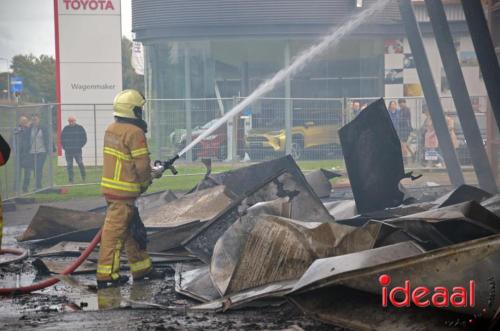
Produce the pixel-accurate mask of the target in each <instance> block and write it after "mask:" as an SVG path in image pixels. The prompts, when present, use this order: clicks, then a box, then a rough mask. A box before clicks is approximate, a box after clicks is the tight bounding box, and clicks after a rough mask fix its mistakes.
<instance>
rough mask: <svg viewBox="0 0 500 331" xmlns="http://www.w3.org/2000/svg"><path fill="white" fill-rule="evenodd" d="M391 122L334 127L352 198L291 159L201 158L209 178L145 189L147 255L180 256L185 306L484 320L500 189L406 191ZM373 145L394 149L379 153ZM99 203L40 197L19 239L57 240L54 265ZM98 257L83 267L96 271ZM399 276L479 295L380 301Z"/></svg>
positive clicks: (491, 309) (340, 317) (337, 321)
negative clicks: (334, 193)
mask: <svg viewBox="0 0 500 331" xmlns="http://www.w3.org/2000/svg"><path fill="white" fill-rule="evenodd" d="M374 128H377V129H376V130H375V129H374ZM377 130H378V131H377ZM375 131H377V132H375ZM393 131H394V128H393V127H392V126H391V125H390V119H389V117H388V115H387V111H386V110H385V106H384V105H383V102H382V103H380V102H375V103H373V104H372V105H370V106H369V108H367V109H366V110H365V111H363V112H362V113H361V114H360V115H359V116H358V118H356V119H355V120H354V121H352V122H351V123H350V124H348V125H347V126H346V127H344V128H343V129H342V130H341V133H340V136H341V140H342V145H343V150H344V154H345V157H346V166H347V168H348V175H349V179H350V181H351V185H352V191H353V194H354V199H346V200H332V199H331V198H330V194H329V192H330V191H331V186H330V181H329V180H330V179H331V178H332V177H334V176H336V175H337V174H332V173H330V172H328V171H319V172H316V173H314V174H308V176H304V174H303V173H302V172H301V171H300V169H299V167H298V166H297V165H296V163H295V162H294V160H293V159H292V158H291V157H290V156H286V157H283V158H280V159H277V160H272V161H267V162H263V163H260V164H255V165H251V166H248V167H245V168H240V169H236V170H232V171H228V172H225V173H220V174H211V171H210V164H209V163H207V169H208V171H207V175H206V176H205V178H204V179H203V180H202V181H201V182H200V183H199V184H198V185H197V186H196V187H195V188H193V190H191V191H190V192H188V193H187V194H185V195H183V196H180V197H178V198H177V197H176V196H175V195H173V194H172V193H171V192H160V193H156V194H151V195H148V196H144V197H142V198H141V199H140V201H139V202H138V206H139V207H140V210H141V215H142V218H143V221H144V224H145V225H146V228H147V229H148V233H149V242H148V251H150V252H151V256H152V257H153V262H154V263H155V264H156V265H170V266H172V265H173V266H175V267H174V269H175V291H176V292H178V293H180V294H182V295H185V296H188V297H190V298H192V299H194V300H196V301H197V302H198V304H196V305H193V306H192V307H190V309H191V310H193V311H212V312H223V311H227V310H231V309H238V308H243V307H262V306H265V305H274V304H281V303H283V302H285V301H288V302H291V303H293V304H294V305H296V306H297V307H298V308H300V309H301V310H302V311H303V312H305V313H306V314H307V315H308V316H310V317H311V318H314V319H319V320H321V321H323V322H326V323H331V324H333V325H336V326H342V327H346V328H350V329H354V330H358V329H359V330H364V329H370V330H400V329H404V328H408V329H410V330H417V329H419V330H420V329H432V330H450V329H451V330H453V329H460V327H461V325H458V326H455V325H451V324H450V323H448V321H456V320H463V321H466V322H467V323H476V325H479V324H480V323H490V320H491V319H493V320H495V319H496V318H498V309H499V307H500V298H499V296H497V295H496V293H495V289H496V288H497V287H498V285H499V281H500V271H499V270H500V269H499V268H498V265H499V264H498V262H499V261H500V196H499V195H491V194H489V193H487V192H484V191H482V190H480V189H477V188H474V187H470V186H461V187H459V188H457V189H455V190H453V191H452V192H450V193H449V194H446V195H445V196H441V197H435V199H434V200H431V199H429V196H428V194H427V195H426V194H420V197H422V196H424V195H425V197H426V198H425V199H420V198H419V197H418V195H417V196H413V197H412V196H408V194H407V193H406V194H405V192H406V191H405V190H404V188H402V187H401V184H400V181H401V179H402V178H404V177H411V174H405V173H404V169H403V163H402V156H401V150H400V147H398V146H399V145H398V144H399V140H398V138H397V136H396V134H395V132H393ZM380 144H382V145H384V146H385V148H387V147H388V146H389V148H392V152H390V153H388V152H387V149H386V150H384V152H383V153H381V152H380V153H379V152H377V150H378V148H379V146H381V145H380ZM325 192H326V193H328V194H326V193H325ZM318 195H319V196H321V198H322V199H323V200H320V198H319V197H318ZM96 211H97V212H76V211H70V210H55V209H50V210H49V209H47V207H42V208H41V209H40V210H39V212H38V214H37V215H36V216H35V218H34V220H33V222H32V224H31V225H30V226H29V227H28V229H27V230H26V232H25V233H24V234H23V235H22V236H21V237H20V238H19V240H20V241H29V242H31V243H36V244H44V245H48V244H54V243H58V246H55V247H53V248H51V249H45V250H39V251H38V252H37V255H38V257H39V258H40V260H39V262H37V264H38V265H40V266H43V267H40V266H39V268H46V269H47V271H48V272H58V270H60V266H58V265H57V263H54V262H50V261H47V259H48V258H49V257H50V256H55V255H58V254H59V255H66V256H67V255H71V254H78V252H80V251H81V250H83V249H84V248H85V244H84V243H67V241H77V242H86V241H89V240H90V238H91V237H92V234H95V233H96V232H97V230H98V228H99V227H100V226H101V224H102V221H103V214H102V210H96ZM99 212H101V213H99ZM48 229H50V231H48ZM55 229H56V230H55ZM63 242H64V243H63ZM95 260H96V256H95V255H94V256H91V258H90V259H89V261H90V262H89V263H87V264H85V265H83V266H82V270H81V272H95ZM123 265H125V264H123ZM382 275H386V276H388V277H390V278H388V279H390V285H389V283H386V284H382V283H381V280H380V279H381V278H380V276H382ZM406 281H409V282H411V289H415V288H417V287H426V288H428V289H431V290H432V289H434V288H436V287H444V288H446V289H450V293H451V290H452V289H453V288H454V287H456V286H469V283H470V281H474V286H475V288H474V291H475V293H474V294H475V302H474V305H465V306H462V307H455V306H454V305H448V306H443V307H435V306H432V305H429V307H425V308H421V307H416V306H415V305H412V304H408V305H404V307H395V306H394V305H390V304H389V305H387V307H383V306H382V305H383V300H384V293H383V291H382V288H383V286H382V285H384V286H386V287H388V288H389V290H390V289H391V288H393V287H395V286H401V287H404V286H405V284H406V283H405V282H406ZM468 295H469V296H470V293H468ZM396 299H397V300H399V301H401V300H404V298H400V297H396ZM469 299H470V297H469ZM471 321H472V322H471ZM492 323H494V322H492Z"/></svg>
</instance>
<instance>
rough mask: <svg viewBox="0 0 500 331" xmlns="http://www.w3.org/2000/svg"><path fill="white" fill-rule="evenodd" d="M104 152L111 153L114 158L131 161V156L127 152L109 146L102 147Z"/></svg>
mask: <svg viewBox="0 0 500 331" xmlns="http://www.w3.org/2000/svg"><path fill="white" fill-rule="evenodd" d="M104 154H108V155H113V156H114V157H116V158H119V159H122V160H127V161H131V160H132V157H131V156H130V155H129V154H125V153H123V152H121V151H119V150H117V149H114V148H111V147H104Z"/></svg>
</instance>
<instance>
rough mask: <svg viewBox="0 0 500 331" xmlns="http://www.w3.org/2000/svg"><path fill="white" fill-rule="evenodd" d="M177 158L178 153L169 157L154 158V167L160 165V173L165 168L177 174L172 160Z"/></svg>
mask: <svg viewBox="0 0 500 331" xmlns="http://www.w3.org/2000/svg"><path fill="white" fill-rule="evenodd" d="M178 158H179V154H176V155H175V156H174V157H172V158H171V159H168V160H165V161H161V160H156V161H155V163H154V166H155V168H159V167H161V168H162V169H161V173H163V172H165V170H167V169H168V170H170V171H171V172H172V174H173V175H177V173H178V172H177V169H175V167H174V162H175V161H177V159H178Z"/></svg>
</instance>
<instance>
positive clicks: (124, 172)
mask: <svg viewBox="0 0 500 331" xmlns="http://www.w3.org/2000/svg"><path fill="white" fill-rule="evenodd" d="M145 103H146V100H145V99H144V97H143V96H142V94H140V93H139V92H138V91H135V90H124V91H122V92H120V93H118V95H117V96H116V97H115V99H114V101H113V110H114V112H113V115H114V116H115V122H114V123H113V124H111V125H110V126H109V127H108V128H107V129H106V133H105V135H104V160H103V174H102V181H101V190H102V193H103V195H104V197H105V199H106V201H107V205H108V208H107V212H106V219H105V221H104V226H103V231H102V239H101V247H100V250H99V261H98V265H97V275H96V277H97V285H98V288H107V287H113V286H120V285H122V284H124V283H126V282H127V281H128V277H127V276H121V275H120V274H119V272H120V254H121V251H122V248H125V251H126V253H127V257H128V261H129V266H130V271H131V273H132V277H133V280H134V281H137V280H142V279H153V278H162V277H163V276H164V274H163V273H160V272H159V271H157V270H156V269H153V267H152V264H151V258H150V257H149V255H148V253H147V252H146V250H145V249H144V248H142V247H141V245H139V242H138V241H137V240H136V239H135V238H134V237H133V235H132V232H131V231H130V224H131V222H132V219H133V216H134V208H135V200H136V199H137V197H138V196H139V195H140V194H141V193H143V192H145V191H146V189H147V188H148V186H149V185H150V184H151V165H150V162H151V160H150V158H149V151H148V145H147V142H146V136H145V133H146V132H147V124H146V122H145V121H144V120H143V119H142V112H143V109H142V108H143V106H144V104H145Z"/></svg>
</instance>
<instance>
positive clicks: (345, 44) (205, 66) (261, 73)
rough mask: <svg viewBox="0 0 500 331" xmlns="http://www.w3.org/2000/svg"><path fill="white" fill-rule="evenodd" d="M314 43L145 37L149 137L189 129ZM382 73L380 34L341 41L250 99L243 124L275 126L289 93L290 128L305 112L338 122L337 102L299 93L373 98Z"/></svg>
mask: <svg viewBox="0 0 500 331" xmlns="http://www.w3.org/2000/svg"><path fill="white" fill-rule="evenodd" d="M316 42H317V39H313V38H309V39H306V38H304V39H293V40H287V39H284V38H238V39H213V40H197V41H168V40H160V41H155V42H150V43H146V44H145V54H146V68H147V69H146V81H147V84H146V97H147V98H148V99H153V100H157V101H153V102H151V104H150V107H151V109H152V112H151V113H152V118H151V122H152V125H153V127H155V126H156V127H157V128H158V129H159V130H153V131H154V132H155V133H156V137H155V138H156V139H158V140H159V141H160V145H162V146H163V145H165V143H166V142H167V141H168V140H169V137H171V135H172V134H173V132H175V131H176V130H179V129H181V128H186V127H190V128H192V129H193V130H194V131H196V129H197V127H199V126H203V124H205V123H207V122H209V121H210V120H213V119H214V118H217V117H220V115H221V114H222V113H223V112H225V111H227V110H229V109H230V108H231V106H232V105H233V104H234V102H235V101H234V100H235V99H234V98H237V99H238V100H240V99H241V98H243V97H245V96H247V95H249V94H250V93H251V92H252V91H253V90H254V89H256V88H257V87H258V86H259V84H261V83H262V82H263V81H265V80H266V79H269V78H271V77H272V76H273V75H274V74H275V73H276V72H278V71H279V70H280V69H282V68H283V67H284V66H285V64H286V63H289V61H293V59H294V57H296V56H297V55H298V54H300V53H301V52H303V51H304V50H307V49H308V48H309V47H310V46H311V45H312V44H313V43H316ZM383 73H384V43H383V39H382V37H380V38H367V37H366V38H360V37H352V38H351V39H346V40H344V41H342V42H341V43H340V44H339V45H338V46H337V47H336V48H335V49H330V50H328V51H327V52H326V53H325V54H324V55H323V56H321V57H320V58H317V59H315V60H314V61H313V62H312V63H310V64H309V65H308V66H307V67H305V68H304V69H303V70H302V71H301V72H300V73H299V74H298V75H296V76H294V77H292V78H291V79H290V81H289V82H288V83H289V85H287V84H281V85H279V86H277V87H276V88H275V89H274V90H272V91H271V92H270V93H268V94H267V95H265V96H264V97H265V98H264V99H260V100H259V101H257V102H255V103H254V104H252V106H251V107H249V109H248V111H247V113H249V114H251V115H252V116H251V124H250V126H251V127H252V128H254V129H258V128H276V129H278V128H283V127H284V125H285V124H284V120H285V111H284V109H285V108H286V107H287V104H286V102H287V101H286V99H290V98H292V99H294V102H293V105H290V107H292V112H293V114H294V115H293V125H294V126H295V125H301V124H303V123H301V122H303V121H305V120H306V119H305V118H306V117H307V120H308V121H310V119H311V118H312V117H318V119H320V120H321V121H322V122H328V121H329V122H338V124H340V122H341V120H342V119H341V117H342V107H344V106H343V104H342V103H341V102H333V101H329V100H323V101H321V100H318V101H315V102H314V105H312V102H311V101H309V100H307V101H301V100H300V99H311V98H314V99H332V98H339V99H343V98H350V97H374V96H380V95H383V92H384V81H383ZM286 86H289V89H288V90H287V88H286ZM163 99H169V100H163ZM173 99H175V100H177V99H179V100H178V101H177V102H176V101H175V100H173ZM180 99H192V100H191V101H189V102H186V101H185V100H180ZM200 99H203V100H200ZM304 103H307V108H308V109H307V111H308V114H307V116H306V115H304V109H305V104H304ZM311 107H312V108H313V109H311ZM328 109H329V110H330V112H329V113H328V114H325V112H326V111H327V110H328ZM311 116H312V117H311ZM303 118H304V120H302V119H303ZM170 140H171V139H170ZM158 152H160V153H161V151H158ZM161 154H163V153H161Z"/></svg>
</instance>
